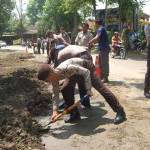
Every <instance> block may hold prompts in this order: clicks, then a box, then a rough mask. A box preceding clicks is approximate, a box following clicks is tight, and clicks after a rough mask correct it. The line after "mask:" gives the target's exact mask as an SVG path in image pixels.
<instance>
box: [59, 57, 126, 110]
mask: <svg viewBox="0 0 150 150" xmlns="http://www.w3.org/2000/svg"><path fill="white" fill-rule="evenodd" d="M83 59H84V58H83ZM84 60H85V61H84V65H83V67H85V68H87V69H89V70H90V72H91V82H92V86H93V87H94V88H95V89H96V90H97V91H98V92H99V93H100V94H101V95H102V96H103V97H104V99H105V100H106V102H107V103H108V104H109V106H110V107H111V108H112V110H113V111H114V112H120V111H122V110H123V107H122V106H121V104H120V103H119V101H118V99H117V97H116V96H115V95H114V94H113V93H112V92H111V91H110V90H109V89H108V88H107V87H106V86H105V85H104V84H103V83H102V82H101V80H100V79H99V78H98V77H97V76H96V73H95V66H94V64H93V62H92V61H91V60H86V59H84ZM75 76H76V75H75ZM72 78H74V80H72ZM83 81H84V80H82V82H81V85H82V86H83V87H84V85H83ZM74 82H80V76H76V77H74V76H72V77H71V78H70V82H69V84H68V85H67V86H66V87H65V88H63V89H62V91H61V92H62V95H63V97H64V99H65V103H66V107H69V106H71V105H72V104H73V103H74V91H75V89H74V88H75V85H74ZM84 92H85V91H84Z"/></svg>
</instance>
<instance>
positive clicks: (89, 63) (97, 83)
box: [38, 54, 126, 124]
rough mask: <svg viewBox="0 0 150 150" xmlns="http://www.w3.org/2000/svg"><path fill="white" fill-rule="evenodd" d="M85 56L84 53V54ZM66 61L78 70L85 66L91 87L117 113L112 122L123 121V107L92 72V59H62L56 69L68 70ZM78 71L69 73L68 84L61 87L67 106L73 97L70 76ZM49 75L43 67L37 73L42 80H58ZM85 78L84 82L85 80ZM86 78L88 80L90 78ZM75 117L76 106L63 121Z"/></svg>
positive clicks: (72, 101) (93, 70) (72, 100)
mask: <svg viewBox="0 0 150 150" xmlns="http://www.w3.org/2000/svg"><path fill="white" fill-rule="evenodd" d="M83 56H84V55H83ZM85 56H86V54H85ZM85 56H84V57H85ZM78 61H79V62H80V63H79V62H78ZM81 62H82V63H81ZM68 63H70V65H71V63H73V64H74V66H75V68H76V66H78V69H79V70H80V69H81V67H82V68H87V69H88V70H90V74H91V81H92V85H93V87H94V88H95V89H96V90H97V91H98V92H99V93H100V94H101V95H102V96H103V97H104V98H105V100H106V101H107V103H108V104H109V105H110V107H111V108H112V109H113V111H114V112H116V113H117V115H116V117H115V119H114V123H115V124H119V123H121V122H123V121H125V120H126V115H125V112H124V109H123V107H122V106H121V105H120V104H119V102H118V100H117V98H116V97H115V95H114V94H113V93H112V92H111V91H110V90H109V89H107V88H106V87H105V86H104V84H103V83H102V82H101V80H100V79H99V78H97V77H96V75H95V73H94V72H95V66H94V65H93V63H92V61H91V60H86V59H81V58H71V59H69V60H67V61H64V62H63V63H62V64H60V65H59V66H58V67H56V70H57V68H58V69H59V68H61V71H62V72H64V73H66V72H69V70H68V67H67V66H69V65H68ZM66 64H67V65H66ZM63 66H65V67H63ZM79 66H80V67H79ZM72 69H73V68H72ZM47 70H49V66H48V65H47ZM75 70H76V69H75ZM79 72H82V71H81V70H80V71H77V72H74V74H72V73H71V74H70V75H71V76H69V81H70V82H69V83H68V85H66V86H65V87H63V89H62V94H63V96H64V98H65V103H66V105H67V107H69V106H71V105H72V104H73V103H74V98H73V97H74V85H73V84H72V80H71V78H72V76H73V75H75V74H79ZM45 74H46V75H45ZM43 75H45V78H43ZM60 75H63V74H60ZM80 75H82V74H80ZM49 76H51V75H50V74H49V71H47V73H46V71H45V70H44V69H42V68H41V69H40V71H39V74H38V78H39V79H40V80H44V81H50V80H53V79H55V80H58V78H56V77H53V78H52V77H51V78H50V77H49ZM64 77H67V76H64ZM47 79H50V80H47ZM84 79H85V78H84ZM86 80H87V79H86ZM86 80H85V82H87V81H86ZM88 80H90V78H89V79H88ZM88 82H89V81H88ZM88 82H87V83H88ZM85 84H86V83H85ZM86 89H90V88H87V86H86ZM68 93H69V94H68ZM54 94H56V93H55V92H54ZM55 97H56V96H55ZM53 114H54V116H56V115H57V113H56V111H54V113H53ZM52 117H53V116H52ZM77 118H80V116H79V112H78V110H77V108H76V109H75V111H73V112H72V113H71V114H70V118H69V119H67V120H66V121H65V122H70V121H71V120H72V121H73V120H76V119H77Z"/></svg>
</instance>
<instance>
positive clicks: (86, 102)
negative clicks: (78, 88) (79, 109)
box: [81, 95, 91, 108]
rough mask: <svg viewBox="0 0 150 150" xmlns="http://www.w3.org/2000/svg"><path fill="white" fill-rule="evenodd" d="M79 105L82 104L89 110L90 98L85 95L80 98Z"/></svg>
mask: <svg viewBox="0 0 150 150" xmlns="http://www.w3.org/2000/svg"><path fill="white" fill-rule="evenodd" d="M81 104H82V105H83V106H84V107H85V108H91V104H90V97H89V96H87V95H86V96H84V97H83V98H81Z"/></svg>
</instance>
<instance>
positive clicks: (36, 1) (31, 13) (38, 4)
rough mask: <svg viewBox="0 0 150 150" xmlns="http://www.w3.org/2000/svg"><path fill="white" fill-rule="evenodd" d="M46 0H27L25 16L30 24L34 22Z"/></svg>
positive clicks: (40, 13) (40, 14) (41, 11)
mask: <svg viewBox="0 0 150 150" xmlns="http://www.w3.org/2000/svg"><path fill="white" fill-rule="evenodd" d="M45 1H46V0H29V3H28V5H27V16H28V17H29V19H30V22H31V24H35V23H36V22H37V21H38V20H39V18H40V17H41V16H42V13H43V6H44V4H45Z"/></svg>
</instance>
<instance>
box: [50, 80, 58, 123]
mask: <svg viewBox="0 0 150 150" xmlns="http://www.w3.org/2000/svg"><path fill="white" fill-rule="evenodd" d="M52 86H53V94H54V96H53V98H52V101H53V114H52V116H51V121H53V120H54V119H55V117H56V116H57V115H58V108H59V82H52Z"/></svg>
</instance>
